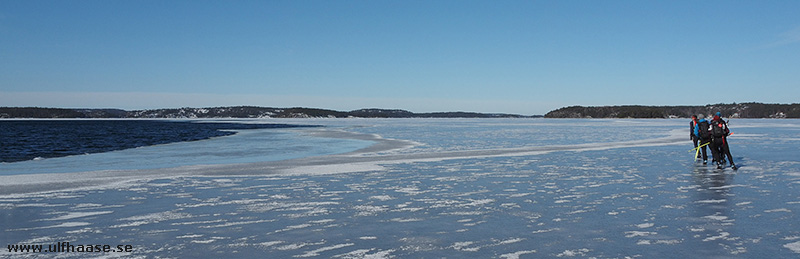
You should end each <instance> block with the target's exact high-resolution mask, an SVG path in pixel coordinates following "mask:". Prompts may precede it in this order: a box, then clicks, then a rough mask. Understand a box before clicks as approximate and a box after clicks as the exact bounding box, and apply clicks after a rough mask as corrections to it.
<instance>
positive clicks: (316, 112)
mask: <svg viewBox="0 0 800 259" xmlns="http://www.w3.org/2000/svg"><path fill="white" fill-rule="evenodd" d="M717 112H719V113H721V115H722V116H723V117H729V118H752V119H759V118H763V119H795V118H800V103H793V104H765V103H756V102H750V103H738V104H737V103H732V104H722V103H720V104H708V105H703V106H645V105H621V106H569V107H563V108H559V109H556V110H553V111H550V112H548V113H546V114H545V115H520V114H509V113H479V112H462V111H456V112H427V113H415V112H410V111H407V110H401V109H378V108H370V109H359V110H352V111H336V110H329V109H318V108H304V107H293V108H273V107H259V106H226V107H206V108H191V107H184V108H165V109H148V110H130V111H129V110H122V109H83V108H46V107H0V119H45V118H64V119H78V118H87V119H96V118H102V119H112V118H120V119H124V118H131V119H136V118H146V119H156V118H162V119H212V118H216V119H222V118H596V119H602V118H606V119H624V118H631V119H670V118H690V117H691V116H692V115H698V114H706V115H712V114H715V113H717Z"/></svg>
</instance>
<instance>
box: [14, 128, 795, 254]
mask: <svg viewBox="0 0 800 259" xmlns="http://www.w3.org/2000/svg"><path fill="white" fill-rule="evenodd" d="M269 122H279V123H289V124H314V125H325V126H326V127H325V128H308V129H291V130H287V129H276V130H253V131H242V132H241V133H240V134H237V135H233V136H228V137H221V138H215V139H210V140H204V141H198V142H187V143H173V144H169V145H162V146H154V147H145V148H138V149H134V150H131V152H130V153H126V152H123V151H118V152H110V153H114V154H112V155H109V154H110V153H103V154H92V155H85V156H72V157H65V158H58V159H60V160H57V161H49V162H48V161H47V160H48V159H45V160H41V161H29V162H48V163H52V164H48V165H47V167H50V168H72V166H73V165H74V166H75V167H77V168H79V169H80V170H67V171H71V173H63V172H62V173H56V174H43V173H47V170H48V169H43V168H44V167H41V166H40V167H37V165H35V164H33V163H28V162H26V163H27V164H14V163H12V164H3V165H0V167H5V168H0V169H2V170H5V171H4V172H6V174H8V175H0V192H2V194H0V218H2V220H1V221H0V231H2V235H0V240H1V241H2V242H0V244H2V243H5V244H7V245H18V244H41V245H44V249H47V247H48V245H54V244H57V243H59V242H69V243H70V244H72V245H78V244H108V245H111V246H113V247H116V246H117V245H132V246H133V250H132V252H121V253H78V252H59V253H57V254H54V253H33V252H12V251H8V250H7V249H3V250H2V251H0V257H32V258H38V257H47V258H51V257H53V256H59V257H68V258H87V257H88V258H92V257H103V258H108V257H116V256H121V257H141V258H152V257H159V258H172V257H180V258H187V257H188V258H201V257H223V256H224V257H231V258H254V257H255V258H261V257H270V258H294V257H300V258H304V257H320V258H331V257H333V258H393V257H397V258H408V257H426V258H432V257H433V258H440V257H451V258H464V257H478V258H541V257H547V258H551V257H596V258H625V257H630V258H635V257H639V258H661V257H673V258H681V257H685V258H765V257H770V258H772V257H776V258H796V257H798V256H800V225H798V223H799V222H800V219H798V217H797V216H796V214H797V212H798V211H800V190H798V188H800V159H798V157H800V151H799V150H798V147H800V121H796V120H739V119H734V120H732V121H731V122H730V127H731V129H732V131H734V135H733V136H731V137H730V139H729V140H730V145H731V150H732V153H733V157H734V159H735V160H736V163H737V165H740V166H741V169H739V170H738V171H733V170H730V169H724V170H716V169H713V168H712V167H711V166H702V165H696V164H695V163H694V162H693V161H692V155H693V153H690V152H688V151H689V150H690V149H691V148H692V146H691V145H692V144H691V142H690V141H689V139H688V136H687V135H688V129H687V126H688V121H687V120H552V119H387V120H381V119H306V120H269ZM242 133H244V134H242ZM276 136H281V137H279V138H277V139H276V140H275V141H279V142H280V143H281V144H280V146H281V147H282V148H275V147H271V148H265V147H263V146H261V145H258V143H263V142H269V141H270V140H269V138H273V137H276ZM284 140H290V141H284ZM373 144H374V145H373ZM370 145H372V146H370ZM143 150H144V152H143ZM215 150H217V151H215ZM275 150H288V151H291V152H288V153H289V154H290V155H287V153H282V152H276V151H275ZM214 152H220V153H222V154H221V155H215V154H214ZM143 153H144V154H143ZM201 154H202V155H203V156H206V157H216V158H219V159H216V160H214V159H212V160H213V161H209V162H207V161H205V160H207V159H206V158H203V159H194V158H192V157H194V156H200V155H201ZM225 154H227V155H225ZM231 154H234V155H231ZM235 154H263V155H261V156H259V155H249V156H248V157H247V158H243V160H239V156H238V155H235ZM108 156H112V158H113V159H115V161H118V162H116V163H112V164H109V165H107V166H97V165H104V164H108V163H106V162H105V161H107V159H109V158H108ZM186 157H189V158H186ZM225 157H228V158H225ZM157 158H158V159H157ZM175 158H183V160H181V159H177V160H179V161H185V160H187V159H188V160H190V161H192V162H190V163H183V162H182V163H178V164H174V163H173V161H175V160H176V159H175ZM159 159H161V160H159ZM192 159H194V160H192ZM208 159H210V158H208ZM228 159H229V160H228ZM53 160H56V159H53ZM226 161H227V162H226ZM119 163H122V164H126V166H124V167H116V166H115V165H114V164H119ZM12 165H13V167H14V169H9V167H11V166H12ZM26 166H27V167H26ZM106 167H107V168H106ZM28 170H30V171H28ZM83 171H87V172H83ZM9 172H12V173H9ZM13 172H17V173H13ZM19 172H22V173H19Z"/></svg>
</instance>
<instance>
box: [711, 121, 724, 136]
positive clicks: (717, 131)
mask: <svg viewBox="0 0 800 259" xmlns="http://www.w3.org/2000/svg"><path fill="white" fill-rule="evenodd" d="M712 122H713V123H711V135H712V136H714V137H715V138H721V137H724V136H725V128H724V127H725V122H722V121H712Z"/></svg>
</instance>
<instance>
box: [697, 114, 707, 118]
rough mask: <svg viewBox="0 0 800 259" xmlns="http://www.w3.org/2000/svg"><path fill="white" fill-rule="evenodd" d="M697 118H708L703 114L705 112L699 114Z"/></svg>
mask: <svg viewBox="0 0 800 259" xmlns="http://www.w3.org/2000/svg"><path fill="white" fill-rule="evenodd" d="M697 118H698V119H705V118H706V116H705V115H703V114H698V115H697Z"/></svg>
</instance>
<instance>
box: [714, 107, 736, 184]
mask: <svg viewBox="0 0 800 259" xmlns="http://www.w3.org/2000/svg"><path fill="white" fill-rule="evenodd" d="M709 132H710V133H711V155H712V156H713V157H714V161H715V162H716V164H717V169H722V166H723V165H725V157H726V156H727V157H728V161H729V162H730V163H731V168H733V170H736V169H737V167H736V164H734V163H733V156H731V150H730V147H729V146H728V135H730V133H731V131H730V129H728V123H726V122H725V121H724V120H722V118H720V113H719V112H717V114H716V115H715V116H714V118H713V119H712V120H711V126H710V127H709Z"/></svg>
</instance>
